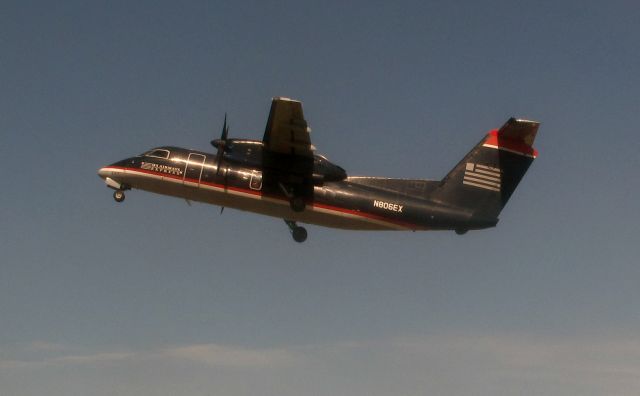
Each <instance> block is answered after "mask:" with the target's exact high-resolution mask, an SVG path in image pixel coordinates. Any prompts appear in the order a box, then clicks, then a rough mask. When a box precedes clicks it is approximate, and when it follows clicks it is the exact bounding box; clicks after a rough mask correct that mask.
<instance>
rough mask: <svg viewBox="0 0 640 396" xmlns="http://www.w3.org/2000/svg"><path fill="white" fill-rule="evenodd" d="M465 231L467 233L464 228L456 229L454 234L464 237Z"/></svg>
mask: <svg viewBox="0 0 640 396" xmlns="http://www.w3.org/2000/svg"><path fill="white" fill-rule="evenodd" d="M467 231H469V230H467V229H464V228H458V229H456V234H458V235H464V234H466V233H467Z"/></svg>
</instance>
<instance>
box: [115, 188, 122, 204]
mask: <svg viewBox="0 0 640 396" xmlns="http://www.w3.org/2000/svg"><path fill="white" fill-rule="evenodd" d="M113 199H115V200H116V202H122V201H124V191H122V190H116V191H114V192H113Z"/></svg>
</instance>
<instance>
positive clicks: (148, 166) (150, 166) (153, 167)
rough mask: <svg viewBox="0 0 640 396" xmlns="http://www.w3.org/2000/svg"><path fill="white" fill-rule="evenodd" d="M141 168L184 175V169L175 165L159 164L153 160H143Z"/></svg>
mask: <svg viewBox="0 0 640 396" xmlns="http://www.w3.org/2000/svg"><path fill="white" fill-rule="evenodd" d="M140 169H146V170H150V171H154V172H161V173H167V174H170V175H178V176H180V175H182V169H180V168H176V167H175V166H167V165H159V164H155V163H153V162H143V163H141V164H140Z"/></svg>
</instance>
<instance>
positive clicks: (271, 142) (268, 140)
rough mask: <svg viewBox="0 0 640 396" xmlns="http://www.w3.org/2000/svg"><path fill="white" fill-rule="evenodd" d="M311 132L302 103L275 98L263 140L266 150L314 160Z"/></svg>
mask: <svg viewBox="0 0 640 396" xmlns="http://www.w3.org/2000/svg"><path fill="white" fill-rule="evenodd" d="M310 131H311V130H310V128H309V126H308V125H307V121H306V120H305V119H304V114H303V112H302V102H299V101H297V100H292V99H289V98H273V100H272V102H271V111H270V112H269V120H268V121H267V127H266V129H265V131H264V137H263V139H262V141H263V142H264V149H265V150H267V151H270V152H272V153H277V154H288V155H294V156H297V157H306V158H313V149H312V146H311V138H310V136H309V132H310Z"/></svg>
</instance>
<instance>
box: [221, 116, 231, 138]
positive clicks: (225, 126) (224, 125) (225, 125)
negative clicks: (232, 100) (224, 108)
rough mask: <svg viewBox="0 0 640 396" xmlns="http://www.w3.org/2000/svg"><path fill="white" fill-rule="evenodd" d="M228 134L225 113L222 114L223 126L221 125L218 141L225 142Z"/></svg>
mask: <svg viewBox="0 0 640 396" xmlns="http://www.w3.org/2000/svg"><path fill="white" fill-rule="evenodd" d="M228 134H229V127H228V126H227V113H224V124H222V136H220V140H222V141H224V140H227V135H228Z"/></svg>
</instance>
